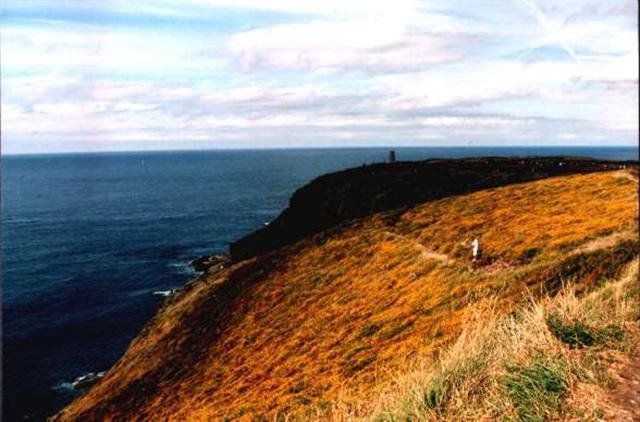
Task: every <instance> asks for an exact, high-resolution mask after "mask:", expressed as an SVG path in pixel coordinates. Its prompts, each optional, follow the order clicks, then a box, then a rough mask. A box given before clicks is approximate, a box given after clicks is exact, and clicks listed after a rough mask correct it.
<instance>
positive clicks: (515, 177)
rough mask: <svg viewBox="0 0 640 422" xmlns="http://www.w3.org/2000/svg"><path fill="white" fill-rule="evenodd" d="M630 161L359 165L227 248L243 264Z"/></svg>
mask: <svg viewBox="0 0 640 422" xmlns="http://www.w3.org/2000/svg"><path fill="white" fill-rule="evenodd" d="M632 164H633V163H631V162H613V161H600V160H588V159H580V158H570V157H534V158H472V159H462V160H426V161H420V162H399V163H396V164H393V165H390V164H375V165H370V166H362V167H358V168H353V169H349V170H344V171H341V172H337V173H331V174H327V175H324V176H321V177H319V178H317V179H316V180H314V181H313V182H311V183H309V184H308V185H306V186H304V187H302V188H301V189H299V190H298V191H296V192H295V193H294V194H293V196H292V197H291V200H290V202H289V207H288V208H287V209H286V210H284V212H282V214H280V216H278V218H276V219H275V220H274V221H273V222H271V223H270V224H269V225H268V226H266V227H264V228H261V229H259V230H257V231H255V232H253V233H251V234H249V235H247V236H245V237H243V238H242V239H240V240H238V241H236V242H234V243H232V244H231V246H230V253H231V257H232V259H233V260H235V261H238V260H242V259H247V258H250V257H253V256H255V255H258V254H261V253H264V252H267V251H270V250H273V249H276V248H278V247H281V246H284V245H286V244H289V243H292V242H295V241H297V240H300V239H302V238H304V237H306V236H308V235H310V234H313V233H317V232H319V231H321V230H324V229H326V228H328V227H331V226H334V225H336V224H339V223H341V222H344V221H349V220H352V219H355V218H360V217H364V216H366V215H370V214H374V213H376V212H380V211H386V210H391V209H396V208H401V207H405V206H410V205H414V204H418V203H421V202H424V201H428V200H433V199H438V198H444V197H447V196H451V195H459V194H464V193H470V192H475V191H478V190H482V189H488V188H493V187H497V186H504V185H508V184H512V183H521V182H526V181H532V180H538V179H543V178H546V177H551V176H557V175H566V174H575V173H591V172H594V171H602V170H607V169H617V168H621V167H624V166H629V165H632Z"/></svg>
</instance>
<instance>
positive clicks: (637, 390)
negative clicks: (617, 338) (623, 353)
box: [605, 347, 640, 421]
mask: <svg viewBox="0 0 640 422" xmlns="http://www.w3.org/2000/svg"><path fill="white" fill-rule="evenodd" d="M612 372H613V377H614V379H615V381H616V383H615V387H614V388H613V390H611V393H610V395H609V398H610V400H611V402H612V403H613V404H614V405H615V406H616V408H617V409H616V410H615V411H614V410H610V411H608V412H607V414H606V416H605V420H612V421H640V347H636V351H635V353H634V355H633V356H632V357H631V358H629V359H628V360H625V361H624V362H621V363H620V364H619V365H617V367H615V368H613V371H612Z"/></svg>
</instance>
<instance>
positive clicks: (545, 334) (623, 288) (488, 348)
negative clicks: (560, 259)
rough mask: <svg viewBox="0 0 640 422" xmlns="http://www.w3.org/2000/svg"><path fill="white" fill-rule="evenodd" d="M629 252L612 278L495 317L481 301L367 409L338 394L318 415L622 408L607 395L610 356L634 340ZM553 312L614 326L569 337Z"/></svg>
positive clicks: (594, 412)
mask: <svg viewBox="0 0 640 422" xmlns="http://www.w3.org/2000/svg"><path fill="white" fill-rule="evenodd" d="M637 280H638V260H637V259H635V260H634V261H633V262H632V263H631V264H629V266H628V267H627V269H626V272H625V273H624V275H623V276H622V277H621V278H620V279H619V280H617V281H613V282H608V283H607V284H606V285H605V286H602V287H600V288H599V289H598V290H596V291H594V292H592V293H590V294H589V295H586V296H576V294H575V292H574V291H573V290H572V289H571V287H567V288H565V289H564V290H563V291H562V292H561V293H560V294H559V295H557V296H555V297H552V298H550V297H547V298H544V299H541V300H532V302H531V303H530V304H528V305H527V306H525V307H523V308H521V309H520V310H518V311H517V312H514V313H513V314H511V315H509V316H508V317H502V316H500V314H499V313H498V314H496V313H495V312H493V311H492V310H487V309H484V310H482V311H478V313H477V314H476V315H475V318H474V320H473V321H472V322H471V323H470V325H469V326H468V327H466V328H465V330H464V331H463V333H462V334H461V335H460V337H459V338H458V339H457V341H456V342H455V343H454V344H453V345H451V346H450V347H448V348H447V349H446V350H445V351H443V352H442V353H440V355H439V357H438V358H437V359H433V360H426V361H422V362H419V363H418V364H416V367H415V368H414V369H412V370H411V371H407V372H408V373H401V375H400V377H399V378H398V379H397V380H396V381H395V383H394V385H393V387H392V388H390V389H389V390H387V391H386V392H385V393H383V394H381V395H379V396H378V397H377V398H375V400H373V403H372V401H370V402H369V403H368V404H367V406H366V407H365V409H366V410H365V411H364V412H362V409H357V408H354V407H353V406H351V408H348V407H347V406H345V404H342V405H341V406H336V407H335V408H333V409H330V410H329V411H327V412H325V413H324V414H319V413H318V414H316V416H317V417H318V418H319V419H324V418H330V419H334V420H359V419H366V420H370V419H373V420H385V421H386V420H388V421H395V420H403V421H404V420H412V421H419V420H438V419H446V420H496V419H501V418H506V419H507V420H546V419H575V420H589V419H592V420H597V419H600V418H602V416H603V415H604V414H605V411H607V412H608V413H609V414H617V415H623V414H624V409H619V408H616V405H614V404H612V402H611V401H610V399H609V395H608V391H607V389H608V387H610V385H609V382H610V380H611V376H610V374H608V373H607V369H606V367H607V363H606V362H607V360H608V359H610V357H611V353H612V350H613V351H614V352H613V353H620V352H621V351H622V352H629V351H630V350H631V348H632V347H633V346H635V345H636V344H637V342H638V340H640V335H639V333H638V328H639V327H638V317H639V313H638V312H639V310H640V295H639V290H638V285H637ZM552 315H553V316H555V317H556V318H557V319H558V320H559V321H561V322H562V323H563V324H566V325H567V326H571V325H574V324H576V323H579V324H582V325H583V326H585V327H588V330H589V331H591V332H592V333H597V332H608V331H611V327H616V329H615V332H617V333H620V335H618V334H616V335H614V336H612V337H610V338H608V339H607V341H605V342H602V343H598V344H592V345H590V346H584V347H581V348H580V349H576V348H572V347H570V346H569V345H568V344H567V343H566V342H564V341H563V340H562V339H561V338H558V336H557V333H555V332H554V330H552V329H550V325H549V318H550V316H552Z"/></svg>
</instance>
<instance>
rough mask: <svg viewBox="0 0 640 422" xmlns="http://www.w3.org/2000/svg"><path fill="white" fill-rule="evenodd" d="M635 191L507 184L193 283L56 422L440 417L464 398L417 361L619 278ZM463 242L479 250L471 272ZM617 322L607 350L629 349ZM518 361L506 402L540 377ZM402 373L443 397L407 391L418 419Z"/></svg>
mask: <svg viewBox="0 0 640 422" xmlns="http://www.w3.org/2000/svg"><path fill="white" fill-rule="evenodd" d="M637 192H638V182H637V179H636V176H634V175H631V174H630V173H625V172H622V171H616V172H604V173H594V174H589V175H574V176H563V177H558V178H551V179H546V180H542V181H536V182H529V183H525V184H519V185H511V186H507V187H502V188H496V189H491V190H486V191H480V192H476V193H473V194H468V195H464V196H457V197H451V198H446V199H442V200H438V201H434V202H429V203H425V204H422V205H418V206H414V207H412V208H410V209H405V210H397V211H393V212H387V213H382V214H376V215H374V216H372V217H368V218H364V219H362V220H358V221H355V222H352V223H350V224H345V225H342V226H341V227H338V228H334V229H331V230H329V231H326V232H323V233H320V234H318V235H315V236H314V237H312V238H309V239H305V240H302V241H300V242H298V243H296V244H294V245H291V246H288V247H285V248H283V249H281V250H279V251H276V252H273V253H270V254H267V255H263V256H260V257H257V258H254V259H252V260H249V261H243V262H240V263H238V264H235V265H233V266H232V267H230V268H227V269H224V270H222V271H220V272H216V273H214V274H211V275H208V276H203V277H201V278H200V279H198V280H196V281H194V282H192V283H191V284H190V285H189V286H187V287H186V288H185V289H184V290H183V291H182V292H181V293H179V294H178V295H176V296H174V297H172V298H171V299H170V300H169V301H168V303H167V304H166V305H165V306H164V307H163V308H162V309H161V310H160V311H159V312H158V314H157V316H156V317H155V318H154V320H152V321H151V322H150V323H149V324H148V325H147V327H145V329H144V330H143V332H142V333H141V334H140V336H139V337H138V338H137V339H136V340H135V341H134V342H133V343H132V345H131V346H130V348H129V350H128V351H127V352H126V354H125V356H124V357H123V358H122V359H121V360H120V362H119V363H118V364H117V365H116V366H115V367H114V368H112V369H111V370H110V371H109V372H108V373H107V375H106V376H105V377H104V378H103V379H102V381H100V382H99V383H98V384H97V385H95V386H94V388H93V389H92V390H91V391H90V392H89V393H88V394H86V395H85V396H83V397H81V398H80V399H78V400H76V401H75V402H74V403H72V404H71V405H70V406H69V407H68V408H67V409H65V411H64V412H63V413H61V414H60V415H59V417H60V418H61V419H63V420H67V419H68V420H72V419H77V418H81V417H92V418H105V417H106V418H108V417H111V418H124V419H127V420H135V419H139V420H148V419H150V418H153V419H158V418H176V419H178V420H183V419H193V420H207V419H211V418H212V419H214V420H218V419H220V420H221V419H224V418H230V419H235V418H242V419H250V418H259V417H267V418H269V419H270V418H273V417H275V416H277V415H281V416H284V415H286V416H288V417H303V418H308V417H311V416H315V417H327V416H329V415H331V416H333V417H336V418H340V417H344V416H346V415H351V416H362V417H374V416H379V417H381V418H383V419H393V417H391V416H393V415H397V416H398V417H400V416H401V415H405V416H406V415H414V417H415V414H414V413H415V412H414V413H412V411H411V409H417V412H418V413H417V414H420V415H422V416H424V417H429V415H431V416H437V415H438V414H441V415H442V412H448V411H453V410H450V409H454V410H455V408H456V407H455V405H452V403H455V402H456V401H455V400H458V401H457V403H461V402H460V400H463V399H464V397H462V398H455V397H451V396H450V395H448V394H449V393H448V392H451V391H458V390H459V389H458V390H456V389H454V388H451V385H449V384H447V383H449V382H450V381H447V380H449V379H450V377H448V376H444V378H442V380H441V381H433V380H434V379H437V378H433V377H436V376H437V371H434V369H433V367H431V365H432V364H431V362H437V360H434V359H437V357H438V356H440V358H441V359H444V358H443V355H442V351H443V350H449V349H447V348H450V347H454V348H455V347H456V346H452V345H455V344H457V343H455V342H456V340H457V341H458V343H460V342H461V341H464V340H460V335H461V333H463V332H466V333H469V332H470V331H469V329H470V328H469V327H472V326H473V324H474V323H473V321H477V318H478V315H484V317H483V320H482V321H483V322H487V324H483V325H486V326H487V327H488V328H486V330H494V331H483V332H484V333H486V332H490V333H492V335H495V336H498V335H502V334H498V333H501V332H502V331H500V330H503V331H504V329H505V328H504V327H505V325H504V324H505V323H500V322H499V321H504V318H508V317H509V315H514V312H516V311H517V312H520V314H518V315H521V316H520V317H518V318H523V320H524V321H525V323H527V324H528V323H529V322H528V321H532V320H534V319H535V318H537V317H539V316H540V313H539V312H538V311H536V310H535V309H537V308H535V309H533V310H530V309H529V310H526V309H525V310H524V311H523V310H522V309H523V308H522V307H523V306H526V304H527V303H529V301H530V299H531V298H532V297H537V298H540V300H543V301H544V300H547V299H544V297H546V296H547V295H554V294H555V293H557V292H564V293H563V294H566V295H568V293H566V291H565V290H563V289H564V287H563V286H564V285H566V284H571V285H572V286H573V287H572V289H573V290H572V292H575V294H578V295H584V294H585V293H587V292H589V291H592V290H594V289H597V288H599V286H601V285H604V284H606V283H607V282H608V281H610V280H614V279H616V278H619V277H621V276H622V275H623V274H624V271H628V270H626V268H627V265H628V263H629V262H630V261H631V260H632V259H633V258H634V257H635V256H637V254H638V236H637V230H638V220H637V215H638V194H637ZM474 237H478V238H479V239H480V245H481V248H482V250H483V259H482V260H481V261H480V262H477V263H472V262H471V257H470V241H471V240H472V239H473V238H474ZM620 283H622V282H620ZM627 284H628V283H627ZM635 294H636V295H637V291H636V293H635ZM569 296H570V295H569ZM569 296H567V297H569ZM567 300H569V299H567ZM576 300H577V299H576ZM542 303H545V304H544V305H539V306H543V307H544V306H549V307H551V306H552V305H547V304H546V302H542ZM636 305H637V303H636ZM629 306H632V305H629ZM633 306H635V305H633ZM545 309H546V308H545ZM549 309H551V308H549ZM518 310H519V311H518ZM536 312H538V313H536ZM558 312H559V313H558V316H557V320H556V322H555V323H554V322H553V321H551V322H550V324H551V325H553V324H556V325H557V327H559V328H558V331H562V329H563V328H562V327H564V326H565V325H564V324H568V323H569V322H567V320H566V318H565V317H566V316H567V315H569V313H568V312H569V311H565V310H564V309H561V310H559V311H558ZM636 312H637V310H636ZM547 314H548V313H545V315H547ZM486 315H490V318H489V317H487V316H486ZM549 315H550V314H549ZM625 315H626V314H625ZM636 317H637V313H636ZM620 318H622V319H624V318H627V317H626V316H625V317H624V318H623V317H622V316H621V317H620ZM622 319H621V321H622ZM627 319H628V318H627ZM489 320H490V321H494V322H493V323H492V324H488V321H489ZM535 321H536V322H535V323H532V324H540V320H539V318H538V320H535ZM624 321H626V319H624ZM624 321H623V322H624ZM623 322H619V323H618V325H616V327H617V328H615V330H619V331H620V333H622V334H612V335H613V336H614V337H615V336H616V335H617V336H618V337H619V338H621V339H622V338H629V337H628V336H632V335H634V334H633V332H632V331H633V329H632V327H631V326H628V324H626V322H624V323H623ZM594 324H595V323H594ZM598 324H599V325H598ZM602 324H604V322H602V321H599V322H597V324H596V325H594V327H597V328H598V329H601V328H602V329H604V328H603V327H605V328H606V324H605V325H604V326H602ZM636 326H637V324H636ZM491 327H502V328H491ZM465 328H466V329H467V330H466V331H465ZM534 328H535V325H534ZM507 332H508V331H507ZM484 335H485V337H486V334H484ZM504 335H505V336H506V337H504V342H505V344H504V348H505V350H515V349H514V348H515V347H516V345H517V339H516V340H513V339H509V337H508V335H507V334H504ZM545 335H546V334H545ZM466 336H467V337H468V334H466ZM559 336H560V337H562V335H559ZM568 336H569V337H571V334H568ZM463 338H466V337H464V336H463ZM571 341H572V340H571ZM598 341H600V340H598ZM509 342H510V343H509ZM481 343H482V341H480V340H478V341H477V342H476V343H474V344H481ZM522 344H527V343H526V342H523V343H522ZM621 347H622V346H621ZM509 348H511V349H509ZM554 350H555V349H554ZM516 352H517V351H516ZM516 352H514V354H513V356H516V357H517V356H519V354H518V353H516ZM469 353H471V354H473V351H469ZM492 353H493V352H492ZM504 353H505V354H506V353H507V351H505V352H504ZM509 353H511V352H509ZM527 353H529V352H527ZM487 356H493V357H490V358H487V359H493V360H491V362H493V363H492V364H494V365H498V366H500V365H503V366H504V365H506V363H505V362H504V360H501V358H495V359H494V357H495V353H494V354H493V355H491V354H489V355H487ZM510 356H511V355H510ZM527 356H528V357H529V358H531V359H529V358H528V357H527ZM531 356H533V355H522V356H521V357H522V359H523V363H522V365H524V366H522V368H525V369H523V371H525V372H524V375H522V374H520V372H518V369H514V372H513V373H511V372H509V371H508V370H507V373H506V375H505V376H508V375H509V374H511V375H512V376H513V377H515V378H514V379H515V380H516V381H514V383H513V388H512V389H511V390H509V391H512V393H513V396H514V397H516V396H518V397H519V395H521V392H520V390H519V387H518V386H517V383H518V381H517V380H518V379H520V378H518V377H522V376H527V374H528V373H529V372H530V371H533V373H535V372H536V371H538V370H541V369H540V368H539V367H538V366H536V362H537V361H536V360H535V359H534V358H533V357H531ZM517 363H518V362H514V364H517ZM527 365H529V366H527ZM554 365H555V363H554ZM558 365H561V363H558ZM425 366H426V367H429V368H431V369H429V371H426V370H423V369H424V368H423V367H425ZM421 368H423V369H421ZM443 368H444V369H443V371H444V372H441V373H443V374H445V373H447V372H446V370H447V367H446V365H444V366H443ZM527 368H528V369H527ZM553 368H555V366H553ZM562 370H563V371H564V369H562ZM527 371H529V372H527ZM416 373H421V374H430V375H428V376H427V375H425V376H424V377H423V381H425V380H426V381H425V382H427V384H428V383H429V382H440V383H441V384H442V387H441V388H440V387H436V388H432V389H431V390H429V386H428V385H426V384H424V383H421V382H420V381H416V383H414V384H410V383H409V384H407V382H405V384H404V385H405V386H406V385H413V387H412V388H413V389H416V388H418V387H419V388H418V389H419V390H420V391H422V392H424V391H432V392H433V393H428V395H427V396H426V397H427V399H426V402H427V404H428V403H431V404H430V405H428V406H427V407H426V408H425V407H424V406H423V404H424V400H425V399H424V397H423V398H422V399H420V400H422V404H420V405H417V404H415V403H413V404H411V403H412V402H411V400H413V399H412V398H411V394H408V393H407V394H404V393H406V392H407V391H408V390H406V389H405V390H402V389H401V388H399V387H398V386H399V385H400V384H399V381H398V380H401V379H405V380H406V379H409V378H411V377H412V376H413V375H415V374H416ZM412 374H413V375H412ZM550 376H551V375H550ZM430 377H431V378H430ZM414 378H415V377H414ZM412 379H413V378H412ZM418 379H419V377H418ZM563 379H564V378H563ZM455 382H456V383H457V384H455V385H462V384H463V383H462V382H458V381H455ZM554 382H555V381H554ZM557 382H558V383H560V384H562V385H561V386H559V387H558V388H565V389H566V388H567V387H566V385H568V384H566V385H565V384H564V383H563V381H562V382H561V381H557ZM567 382H568V381H567ZM452 385H453V384H452ZM488 385H490V384H488ZM480 386H483V384H479V385H478V386H476V387H474V386H467V387H465V388H466V389H467V390H469V389H470V390H471V391H473V389H474V388H480ZM562 386H565V387H562ZM483 388H484V387H483ZM460 391H462V390H460ZM465 391H466V390H465ZM491 391H493V390H491ZM495 391H496V393H495V394H498V393H497V391H498V389H495ZM391 392H393V393H391ZM509 394H511V393H509ZM522 394H524V395H525V396H526V391H525V393H522ZM505 397H509V396H508V394H507V395H506V396H505ZM558 397H560V395H559V396H558ZM562 397H564V393H563V394H562ZM452 400H453V401H452ZM517 400H519V399H517ZM517 400H516V401H517ZM523 400H524V402H525V407H526V401H527V400H529V399H527V398H525V399H523ZM550 400H551V401H553V400H555V399H553V398H552V399H550ZM558 400H559V399H558ZM403 403H409V404H408V405H405V404H403ZM508 403H510V404H508ZM518 403H519V402H518ZM518 403H516V402H512V401H510V400H507V404H505V405H504V406H505V407H504V409H508V411H509V412H511V413H512V414H513V415H514V417H519V415H520V416H522V415H524V416H526V415H525V414H522V415H521V414H520V407H519V406H520V405H519V404H518ZM483 406H484V407H483ZM509 406H510V407H509ZM549 406H550V407H549V409H551V410H550V412H551V411H556V410H554V409H556V407H554V406H555V404H553V403H552V404H550V405H549ZM485 407H486V404H482V403H476V405H475V408H477V409H485ZM500 409H501V408H500V407H499V406H494V409H493V410H494V411H497V410H500ZM504 409H503V410H504ZM505 411H506V410H505ZM545 411H546V410H545ZM438 412H440V413H438ZM478 412H479V414H485V415H486V414H487V412H488V411H487V410H486V409H485V410H478ZM489 414H490V412H489Z"/></svg>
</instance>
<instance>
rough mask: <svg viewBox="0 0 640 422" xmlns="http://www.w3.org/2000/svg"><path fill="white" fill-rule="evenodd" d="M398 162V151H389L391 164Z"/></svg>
mask: <svg viewBox="0 0 640 422" xmlns="http://www.w3.org/2000/svg"><path fill="white" fill-rule="evenodd" d="M395 163H396V152H395V151H394V150H391V151H389V164H395Z"/></svg>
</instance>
